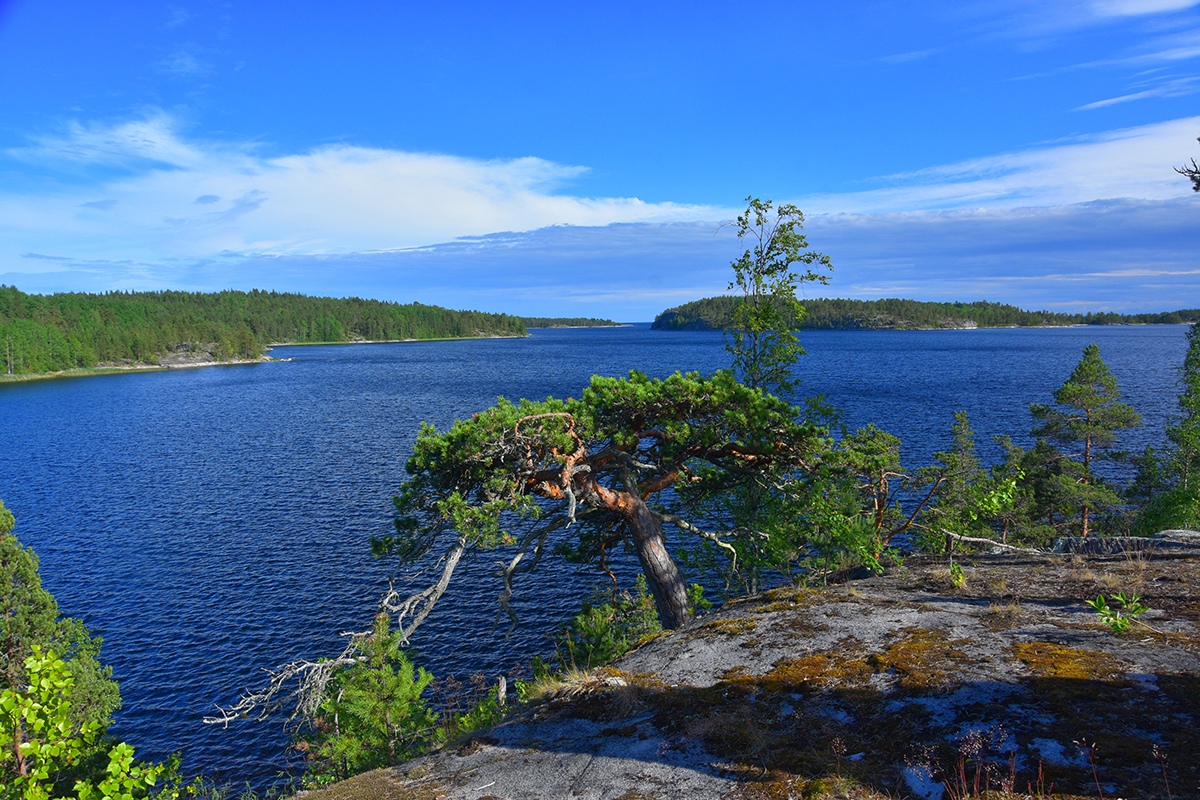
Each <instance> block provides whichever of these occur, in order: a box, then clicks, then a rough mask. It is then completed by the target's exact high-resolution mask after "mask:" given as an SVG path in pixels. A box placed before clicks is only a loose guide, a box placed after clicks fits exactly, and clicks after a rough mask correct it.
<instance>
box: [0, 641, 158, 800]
mask: <svg viewBox="0 0 1200 800" xmlns="http://www.w3.org/2000/svg"><path fill="white" fill-rule="evenodd" d="M24 667H25V677H24V679H23V680H22V681H21V683H20V684H19V685H10V686H8V687H6V688H5V689H4V691H3V692H0V796H4V797H20V798H23V800H48V798H49V797H50V796H51V795H52V793H53V794H54V795H58V794H59V793H60V792H61V789H60V787H58V786H57V784H58V783H59V782H60V781H61V780H62V776H63V775H66V774H70V773H72V772H78V769H79V767H80V765H81V764H82V763H83V762H84V760H85V759H86V758H87V755H88V753H89V752H90V751H91V750H93V749H94V748H95V746H96V745H97V743H98V742H99V741H100V734H101V729H102V724H101V722H100V721H99V720H88V721H84V722H79V721H78V719H77V718H76V716H75V715H74V714H73V713H72V698H73V696H74V691H75V679H74V677H73V676H72V675H71V671H70V669H69V667H68V666H67V663H66V662H65V661H63V660H62V659H60V658H58V657H56V656H55V655H54V653H53V652H52V651H47V652H43V651H42V649H41V647H40V646H38V645H34V646H33V647H32V652H31V653H30V655H29V657H28V658H27V659H25V664H24ZM169 772H170V768H169V767H168V766H166V765H162V764H150V765H147V764H142V763H140V762H138V761H136V760H135V759H134V750H133V748H132V747H130V746H129V745H128V744H125V743H124V742H121V743H118V744H116V745H114V746H113V747H112V748H111V749H110V750H109V751H108V756H107V764H106V766H105V768H104V770H103V774H102V776H101V777H97V778H80V779H79V780H76V781H75V782H74V785H73V791H74V792H75V795H76V797H78V798H79V800H93V798H96V799H97V800H98V799H99V798H105V799H106V800H108V799H109V798H111V800H133V799H134V798H135V797H144V796H145V795H146V792H147V790H148V789H149V788H150V787H152V786H154V785H155V784H156V783H158V780H159V778H161V777H163V776H164V775H166V774H168V773H169ZM174 796H175V792H163V793H160V794H159V797H161V798H163V800H168V798H172V797H174Z"/></svg>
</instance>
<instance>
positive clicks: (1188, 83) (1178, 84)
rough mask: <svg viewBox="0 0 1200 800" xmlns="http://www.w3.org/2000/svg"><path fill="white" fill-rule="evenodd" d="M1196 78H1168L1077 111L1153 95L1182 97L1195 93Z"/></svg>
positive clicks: (1129, 101) (1128, 101)
mask: <svg viewBox="0 0 1200 800" xmlns="http://www.w3.org/2000/svg"><path fill="white" fill-rule="evenodd" d="M1196 83H1197V79H1196V78H1177V79H1172V80H1167V81H1165V82H1164V83H1163V84H1161V85H1159V86H1155V87H1154V88H1152V89H1145V90H1143V91H1140V92H1130V93H1129V94H1123V95H1120V96H1119V97H1109V98H1106V99H1104V100H1097V101H1095V102H1094V103H1088V104H1086V105H1082V106H1079V107H1078V108H1076V109H1075V110H1076V111H1091V110H1094V109H1097V108H1107V107H1108V106H1115V105H1118V104H1120V103H1131V102H1133V101H1135V100H1145V99H1148V98H1151V97H1182V96H1184V95H1189V94H1195V92H1196Z"/></svg>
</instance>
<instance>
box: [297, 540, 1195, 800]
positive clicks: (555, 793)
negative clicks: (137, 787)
mask: <svg viewBox="0 0 1200 800" xmlns="http://www.w3.org/2000/svg"><path fill="white" fill-rule="evenodd" d="M1191 538H1192V537H1188V536H1181V537H1180V536H1176V537H1159V544H1157V545H1156V546H1154V547H1153V548H1150V549H1127V550H1126V551H1125V552H1123V553H1120V554H1111V553H1110V554H1099V555H1087V554H1062V555H1055V554H1028V553H1017V554H1011V553H1010V554H985V555H978V556H961V557H959V560H958V561H957V564H958V566H959V567H960V568H961V570H962V572H961V578H962V579H961V580H960V579H959V574H958V572H957V570H955V571H954V572H953V573H952V572H951V570H950V569H949V564H948V562H947V561H946V560H945V558H934V557H929V556H917V557H912V558H910V559H909V560H908V561H907V562H906V564H905V565H904V566H900V567H893V568H891V569H889V570H888V572H887V573H885V574H884V575H881V576H875V577H871V578H869V579H866V580H861V581H855V582H851V583H847V584H844V585H840V586H834V587H827V588H819V589H793V588H788V589H779V590H775V591H772V592H768V593H766V594H764V595H762V596H759V597H756V598H753V599H749V600H743V601H738V602H733V603H729V604H727V605H726V606H724V607H723V608H721V609H720V610H719V611H718V612H717V613H713V614H711V615H709V616H706V617H703V618H700V619H697V620H695V621H694V622H692V623H690V624H689V625H688V626H686V627H684V628H682V629H680V630H678V631H674V632H671V633H669V634H663V635H661V636H659V637H658V638H657V639H655V640H653V641H651V642H649V643H647V644H645V645H644V646H642V647H641V648H640V649H638V650H637V651H635V652H633V653H631V654H630V655H628V656H626V657H625V658H624V659H623V660H621V661H620V662H618V663H617V664H615V665H614V666H613V667H612V668H609V669H606V670H601V671H596V672H593V673H590V674H586V675H579V676H575V677H573V678H570V679H567V680H564V681H563V682H562V683H560V684H557V685H554V686H549V687H544V689H543V691H542V694H541V695H540V696H539V697H538V698H537V699H535V700H534V701H532V702H530V703H528V704H526V705H524V706H520V707H517V708H515V709H514V711H513V712H512V713H511V714H510V716H509V718H508V719H507V720H506V721H505V722H504V723H503V724H501V725H498V726H496V727H495V728H493V729H490V730H488V731H486V732H484V733H480V734H476V735H475V736H473V737H471V738H470V739H468V740H466V741H461V742H457V743H455V744H454V745H452V746H449V747H446V748H443V749H442V750H441V751H439V752H435V753H432V754H429V755H427V756H424V757H422V758H419V759H416V760H415V761H412V762H409V763H407V764H404V765H402V766H399V767H396V768H393V769H390V770H380V771H377V772H375V773H370V774H369V775H366V776H359V778H356V779H354V781H353V782H346V783H344V784H340V785H339V786H338V787H334V788H333V789H331V790H325V792H320V793H314V794H313V796H312V798H313V800H333V799H334V798H338V799H339V800H342V799H348V800H349V799H353V798H367V797H372V798H374V797H381V798H382V797H388V798H426V797H427V798H435V797H448V798H464V799H465V798H471V799H472V800H476V799H482V798H544V797H580V798H649V797H656V798H668V797H732V798H760V797H761V798H768V797H771V798H774V797H808V798H834V797H880V798H882V797H905V796H908V797H918V796H919V797H927V798H946V799H947V800H948V798H951V797H962V796H981V795H982V793H983V791H984V789H985V788H990V789H992V790H1005V791H1010V792H1012V793H1013V794H1012V795H1011V796H1012V797H1014V798H1015V797H1017V796H1022V797H1023V796H1028V795H1033V796H1048V795H1050V794H1051V792H1053V794H1054V795H1055V796H1060V797H1070V796H1087V797H1095V796H1098V795H1101V794H1103V795H1104V796H1106V797H1108V796H1112V797H1117V796H1119V797H1124V798H1138V797H1142V798H1150V797H1166V796H1167V794H1168V789H1169V791H1170V793H1171V795H1172V796H1173V797H1175V798H1182V797H1197V796H1200V788H1198V787H1200V737H1198V736H1197V735H1196V733H1195V731H1196V730H1197V725H1198V724H1200V552H1197V550H1196V549H1195V548H1194V547H1192V546H1189V545H1191V544H1193V542H1192V541H1191ZM952 578H953V580H952ZM1118 591H1123V592H1126V593H1128V594H1136V595H1139V596H1140V597H1141V602H1142V603H1143V604H1145V605H1146V606H1149V607H1150V611H1147V612H1145V613H1144V614H1142V615H1141V616H1140V617H1138V619H1137V621H1136V622H1134V623H1133V624H1132V625H1131V626H1130V628H1129V630H1128V631H1126V632H1125V633H1122V634H1117V633H1114V632H1113V631H1112V630H1111V629H1110V628H1109V627H1108V626H1106V625H1105V624H1104V623H1103V621H1102V620H1101V618H1100V617H1099V616H1098V615H1097V614H1096V612H1095V611H1093V609H1092V608H1091V607H1089V606H1088V605H1086V604H1085V602H1084V601H1085V600H1086V599H1090V598H1095V597H1096V596H1097V595H1098V594H1103V595H1106V596H1109V597H1111V596H1112V595H1113V594H1115V593H1116V592H1118ZM1114 604H1115V602H1114ZM356 787H357V788H356ZM330 792H332V793H330ZM337 792H340V794H338V793H337ZM347 792H348V793H347ZM998 796H1003V795H998Z"/></svg>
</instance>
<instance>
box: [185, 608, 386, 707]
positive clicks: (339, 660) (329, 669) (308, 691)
mask: <svg viewBox="0 0 1200 800" xmlns="http://www.w3.org/2000/svg"><path fill="white" fill-rule="evenodd" d="M342 635H343V636H348V637H350V641H349V642H348V643H347V644H346V649H344V650H343V651H342V653H341V655H339V656H337V657H336V658H330V659H323V660H320V661H304V660H300V661H293V662H291V663H290V664H284V665H283V666H281V667H276V668H275V669H273V670H268V671H267V674H268V675H269V676H270V679H269V680H268V681H267V685H266V686H265V687H263V688H262V689H259V690H257V691H253V692H251V691H247V692H244V693H243V694H242V696H241V698H240V699H239V700H238V701H237V703H235V704H233V705H232V706H230V707H229V708H221V707H220V706H217V712H218V713H216V714H214V715H212V716H207V717H205V718H204V723H205V724H206V725H220V726H222V727H224V728H228V727H229V724H230V723H231V722H234V721H235V720H239V719H253V720H255V721H256V722H261V721H262V720H264V719H266V718H267V717H269V716H271V715H272V714H275V713H278V712H280V711H282V710H283V709H285V708H287V707H289V706H290V707H291V709H292V710H291V712H290V713H289V714H288V717H287V721H288V723H295V722H297V721H300V722H306V721H310V720H312V719H313V718H314V717H315V716H316V714H317V711H318V710H319V709H320V707H321V703H322V702H323V700H324V699H325V687H327V686H328V685H329V681H330V679H331V678H332V677H333V675H334V673H336V672H337V671H338V670H339V669H341V668H343V667H348V666H352V665H354V664H357V663H358V662H359V661H361V660H362V657H361V656H358V655H356V653H357V651H358V643H359V642H360V641H361V640H362V639H364V638H366V637H367V636H370V635H371V634H370V632H369V631H368V632H365V633H343V634H342ZM293 684H294V688H289V686H292V685H293Z"/></svg>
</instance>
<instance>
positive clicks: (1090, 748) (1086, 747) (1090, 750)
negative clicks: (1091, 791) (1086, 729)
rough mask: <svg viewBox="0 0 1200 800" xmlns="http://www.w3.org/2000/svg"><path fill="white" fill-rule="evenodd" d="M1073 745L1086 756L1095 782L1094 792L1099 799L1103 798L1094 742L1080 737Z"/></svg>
mask: <svg viewBox="0 0 1200 800" xmlns="http://www.w3.org/2000/svg"><path fill="white" fill-rule="evenodd" d="M1075 746H1076V747H1078V748H1079V751H1080V752H1081V753H1083V754H1084V756H1086V757H1087V762H1088V766H1090V767H1091V768H1092V780H1093V781H1095V783H1096V794H1098V795H1099V796H1100V800H1104V788H1103V787H1102V786H1100V773H1099V771H1097V769H1096V743H1095V742H1094V741H1093V742H1091V743H1089V742H1088V740H1087V739H1080V740H1079V741H1077V742H1075Z"/></svg>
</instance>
